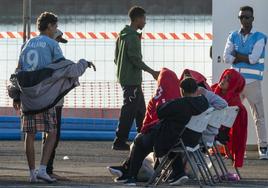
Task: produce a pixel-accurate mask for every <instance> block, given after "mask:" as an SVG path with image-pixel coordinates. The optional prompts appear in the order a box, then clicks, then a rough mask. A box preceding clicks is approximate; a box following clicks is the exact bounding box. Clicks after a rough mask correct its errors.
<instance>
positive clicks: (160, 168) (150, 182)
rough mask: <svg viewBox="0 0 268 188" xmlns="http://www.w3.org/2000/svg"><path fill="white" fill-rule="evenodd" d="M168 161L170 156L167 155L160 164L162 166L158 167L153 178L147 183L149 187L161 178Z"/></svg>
mask: <svg viewBox="0 0 268 188" xmlns="http://www.w3.org/2000/svg"><path fill="white" fill-rule="evenodd" d="M167 160H168V154H167V155H165V157H164V159H163V160H162V161H161V162H160V164H159V165H158V167H157V168H156V169H155V171H154V173H153V175H152V177H151V178H150V179H149V181H148V182H147V184H146V185H147V186H150V185H152V184H153V182H154V181H155V179H156V178H157V176H159V174H161V172H162V169H163V167H164V165H165V163H166V161H167Z"/></svg>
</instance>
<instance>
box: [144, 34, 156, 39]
mask: <svg viewBox="0 0 268 188" xmlns="http://www.w3.org/2000/svg"><path fill="white" fill-rule="evenodd" d="M146 35H147V36H148V37H149V38H150V39H155V37H154V35H153V34H152V33H146Z"/></svg>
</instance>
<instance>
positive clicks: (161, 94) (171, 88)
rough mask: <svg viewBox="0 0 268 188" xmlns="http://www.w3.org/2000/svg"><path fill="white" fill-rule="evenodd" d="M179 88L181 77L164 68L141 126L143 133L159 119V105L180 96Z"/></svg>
mask: <svg viewBox="0 0 268 188" xmlns="http://www.w3.org/2000/svg"><path fill="white" fill-rule="evenodd" d="M179 88H180V87H179V79H178V77H177V75H176V74H175V73H174V72H173V71H171V70H169V69H167V68H163V69H162V70H161V71H160V74H159V76H158V79H157V90H156V93H155V94H154V96H153V97H152V98H151V100H150V101H149V103H148V105H147V108H146V114H145V118H144V120H143V126H142V128H141V132H142V133H146V132H147V131H148V130H149V129H150V128H151V127H152V126H154V125H155V124H156V123H157V122H158V121H159V119H158V117H157V113H156V110H157V107H158V106H159V105H161V104H163V103H165V102H167V101H168V100H171V99H176V98H178V97H180V89H179Z"/></svg>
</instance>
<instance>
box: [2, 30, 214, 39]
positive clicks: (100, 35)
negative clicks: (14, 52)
mask: <svg viewBox="0 0 268 188" xmlns="http://www.w3.org/2000/svg"><path fill="white" fill-rule="evenodd" d="M38 34H39V33H38V32H31V36H32V37H35V36H37V35H38ZM63 37H65V38H67V39H91V40H98V39H102V40H114V39H116V38H117V37H118V33H117V32H64V35H63ZM22 38H23V32H11V31H7V32H0V39H22ZM212 38H213V35H212V34H211V33H143V34H142V39H145V40H212Z"/></svg>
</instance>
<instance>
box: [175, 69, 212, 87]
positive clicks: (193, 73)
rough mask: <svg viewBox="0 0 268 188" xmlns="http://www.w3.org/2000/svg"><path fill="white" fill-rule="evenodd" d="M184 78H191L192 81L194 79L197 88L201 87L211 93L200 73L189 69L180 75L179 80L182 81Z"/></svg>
mask: <svg viewBox="0 0 268 188" xmlns="http://www.w3.org/2000/svg"><path fill="white" fill-rule="evenodd" d="M185 77H192V78H193V79H195V81H196V83H197V84H198V86H201V87H203V88H205V89H207V90H208V91H212V89H211V87H210V86H209V85H208V83H207V79H206V77H205V76H204V75H202V74H201V73H199V72H197V71H194V70H190V69H184V70H183V72H182V74H181V77H180V80H183V79H184V78H185Z"/></svg>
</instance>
